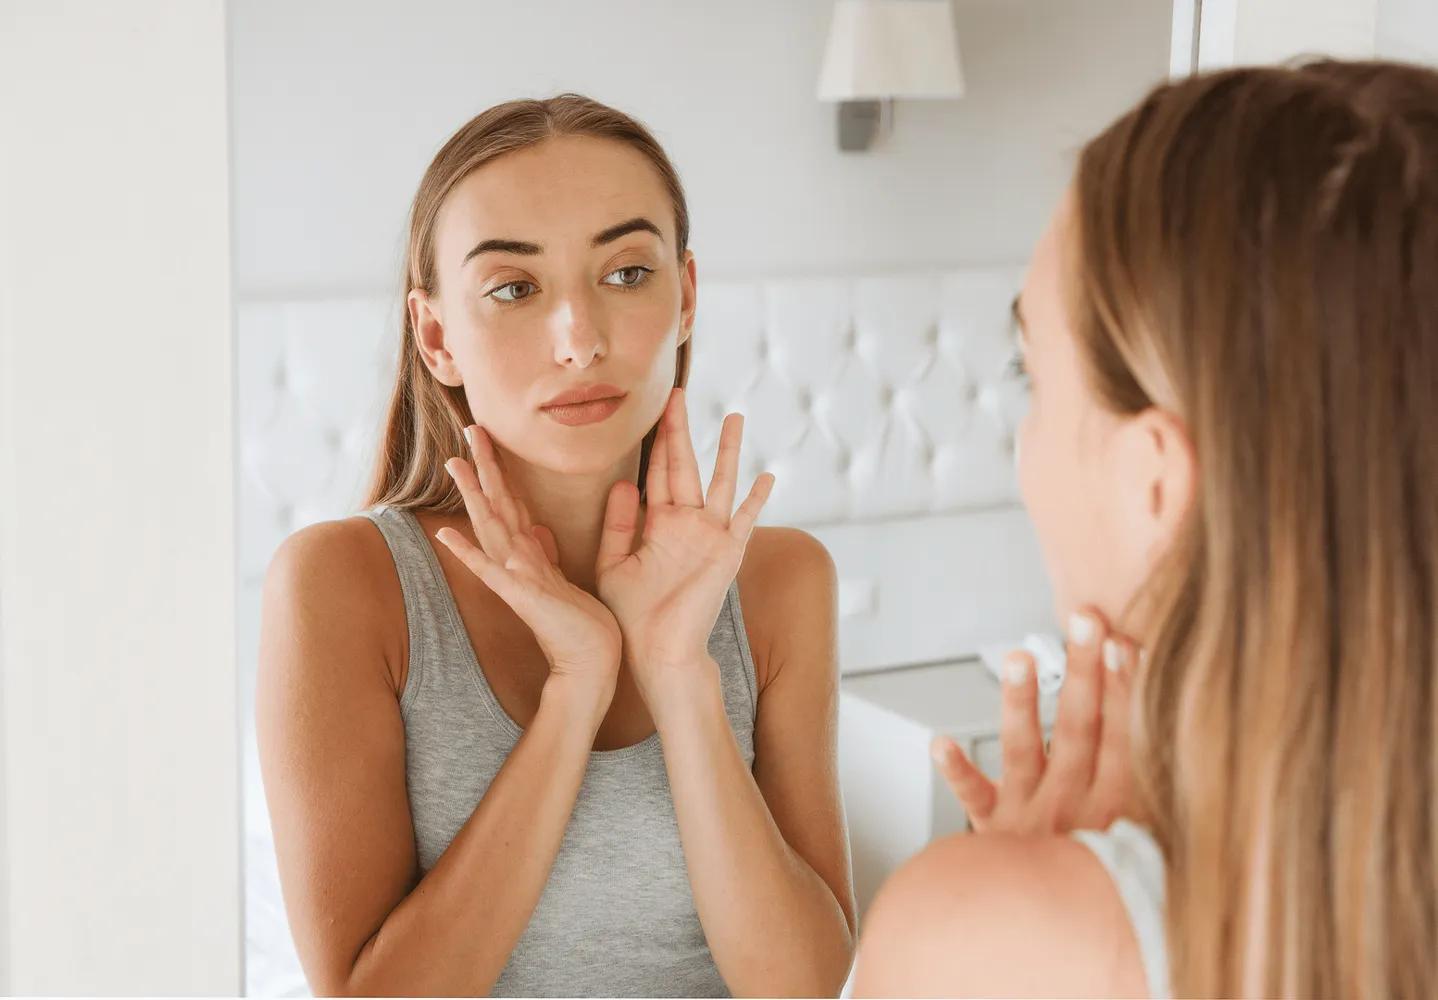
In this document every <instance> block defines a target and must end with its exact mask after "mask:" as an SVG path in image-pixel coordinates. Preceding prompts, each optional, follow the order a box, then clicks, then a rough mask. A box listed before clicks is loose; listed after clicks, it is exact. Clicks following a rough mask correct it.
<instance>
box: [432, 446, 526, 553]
mask: <svg viewBox="0 0 1438 1000" xmlns="http://www.w3.org/2000/svg"><path fill="white" fill-rule="evenodd" d="M444 470H445V471H446V472H448V473H449V475H450V478H451V479H453V480H454V484H455V486H457V487H459V495H460V497H461V498H462V499H463V500H464V509H465V511H466V513H468V514H469V524H470V527H471V528H473V529H474V537H475V539H476V540H477V541H478V542H479V544H480V546H482V547H483V549H484V552H485V554H486V555H487V556H489V557H490V558H491V559H494V560H497V561H499V562H501V563H502V562H504V560H506V559H508V558H509V552H510V549H511V548H512V545H511V541H510V532H509V529H508V528H507V527H506V526H505V524H504V522H503V521H502V520H500V518H499V517H498V516H497V515H496V514H495V512H494V508H493V506H491V505H490V502H489V498H488V497H486V496H485V495H484V492H483V491H482V490H481V489H480V486H479V480H478V479H477V478H475V474H474V466H472V465H470V464H469V463H468V462H466V461H465V460H464V459H462V458H451V459H450V460H449V461H447V462H445V463H444Z"/></svg>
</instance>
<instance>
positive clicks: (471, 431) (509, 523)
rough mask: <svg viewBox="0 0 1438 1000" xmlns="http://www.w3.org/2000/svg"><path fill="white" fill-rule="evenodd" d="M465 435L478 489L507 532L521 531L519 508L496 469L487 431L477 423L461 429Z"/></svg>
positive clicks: (500, 472)
mask: <svg viewBox="0 0 1438 1000" xmlns="http://www.w3.org/2000/svg"><path fill="white" fill-rule="evenodd" d="M464 433H465V437H466V438H468V439H469V452H470V454H471V455H472V456H473V458H474V468H475V472H476V473H477V474H478V475H479V486H480V489H482V490H484V495H485V496H486V497H487V498H488V499H489V502H490V505H491V506H492V507H494V512H495V513H496V514H498V515H499V517H500V519H501V520H503V521H504V525H505V527H507V528H508V529H509V531H510V533H511V534H519V533H522V532H524V531H525V529H524V528H523V527H521V524H520V516H519V511H518V509H517V507H516V505H515V502H514V497H512V496H511V495H510V492H509V484H508V483H507V482H506V481H505V478H504V470H503V469H502V468H500V465H499V460H498V458H497V457H496V455H495V451H494V441H493V440H492V439H491V438H490V436H489V433H488V432H487V431H486V430H485V429H484V428H483V427H480V426H479V425H478V424H471V425H470V426H468V427H466V428H465V429H464Z"/></svg>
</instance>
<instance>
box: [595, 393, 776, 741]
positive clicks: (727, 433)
mask: <svg viewBox="0 0 1438 1000" xmlns="http://www.w3.org/2000/svg"><path fill="white" fill-rule="evenodd" d="M743 421H744V418H743V417H742V416H740V415H739V414H737V413H731V414H729V415H728V416H726V417H725V418H724V427H723V430H722V431H721V433H720V437H719V454H718V457H717V459H716V461H715V465H714V477H713V479H712V480H711V481H710V484H709V493H708V496H707V497H706V496H705V494H704V492H703V488H702V484H701V483H700V480H699V463H698V460H697V459H696V458H695V455H694V445H693V442H692V441H691V439H690V436H689V421H688V417H687V414H686V413H685V405H684V390H682V389H675V390H674V391H673V392H672V393H671V394H670V397H669V402H668V404H667V405H666V406H665V410H664V414H663V416H662V417H661V418H660V422H659V430H658V432H657V433H656V435H655V439H654V445H653V448H652V449H651V451H650V455H649V471H648V477H647V479H646V487H645V494H646V495H645V501H646V502H645V516H644V530H643V534H642V536H641V539H640V544H639V546H638V548H637V549H636V548H634V546H633V541H634V533H635V531H636V530H637V525H638V518H639V489H638V487H637V486H635V484H634V483H631V482H628V481H624V480H621V481H620V482H617V483H615V484H614V487H613V488H612V489H611V491H610V494H609V502H608V507H607V509H606V511H605V516H604V532H603V536H602V538H601V540H600V543H599V557H598V560H597V563H596V567H595V572H596V579H597V584H598V588H597V589H598V591H599V596H600V598H601V599H602V600H603V601H604V603H605V604H606V605H608V607H609V609H610V610H611V611H612V612H613V613H614V616H615V618H616V619H617V620H618V622H619V627H620V630H621V632H622V633H623V636H624V662H625V663H626V664H628V666H629V669H630V670H631V672H632V673H633V676H634V679H635V682H636V684H637V685H638V687H639V692H640V694H641V695H642V696H643V698H644V700H645V703H646V705H647V706H648V707H649V711H650V713H651V714H652V715H654V716H655V718H656V722H657V721H658V716H659V714H660V713H662V711H663V708H664V705H665V703H666V700H667V699H669V698H670V697H673V696H674V693H675V692H680V694H679V696H680V697H682V691H683V689H684V687H685V686H686V685H687V684H689V683H690V682H692V681H693V680H695V679H696V676H697V677H698V678H699V679H702V678H703V675H704V673H705V672H706V671H711V670H712V667H710V666H709V652H708V646H709V634H710V632H712V631H713V629H714V621H715V619H716V618H717V617H718V615H719V609H720V608H721V607H723V604H724V595H725V593H726V592H727V591H728V589H729V584H730V583H732V582H733V580H734V577H735V575H736V574H737V573H738V571H739V565H740V563H741V561H742V560H743V558H744V549H745V547H746V546H747V545H748V543H749V536H750V534H751V533H752V532H753V530H754V522H755V521H756V520H758V517H759V512H760V511H761V510H762V509H763V507H764V502H765V501H766V500H767V499H768V497H769V492H770V490H771V489H772V488H773V485H774V477H773V476H772V475H771V474H769V473H764V474H763V475H761V476H759V477H758V479H756V480H755V482H754V485H753V487H752V488H751V489H750V491H749V495H748V497H747V498H746V499H745V500H744V502H743V504H741V505H740V507H739V509H738V510H737V511H734V510H733V507H734V495H735V487H736V481H737V479H738V470H739V443H740V439H741V438H742V436H743V426H744V424H743ZM631 549H632V550H633V551H631Z"/></svg>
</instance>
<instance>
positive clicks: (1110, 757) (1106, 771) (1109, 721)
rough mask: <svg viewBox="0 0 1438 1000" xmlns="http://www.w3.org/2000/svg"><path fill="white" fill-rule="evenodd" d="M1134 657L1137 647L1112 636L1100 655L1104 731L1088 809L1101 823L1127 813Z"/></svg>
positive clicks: (1121, 638)
mask: <svg viewBox="0 0 1438 1000" xmlns="http://www.w3.org/2000/svg"><path fill="white" fill-rule="evenodd" d="M1137 656H1138V650H1137V647H1135V646H1134V644H1133V643H1132V642H1130V641H1129V640H1128V639H1125V638H1123V637H1122V636H1111V637H1110V638H1109V640H1108V645H1106V646H1105V648H1104V652H1103V662H1104V671H1105V673H1104V679H1103V727H1102V732H1101V734H1100V736H1099V749H1098V764H1097V766H1096V767H1095V769H1094V779H1093V787H1092V790H1091V792H1090V799H1091V806H1092V809H1093V812H1094V814H1095V815H1096V816H1097V817H1098V818H1099V821H1100V822H1104V821H1107V820H1113V819H1115V818H1117V817H1119V816H1123V815H1126V814H1127V813H1128V811H1129V809H1128V806H1129V795H1130V788H1131V785H1130V781H1131V770H1130V769H1131V766H1132V764H1131V758H1130V756H1129V732H1130V729H1131V726H1132V713H1133V667H1134V664H1135V663H1136V662H1137V659H1136V658H1137ZM1104 825H1107V823H1106V822H1104Z"/></svg>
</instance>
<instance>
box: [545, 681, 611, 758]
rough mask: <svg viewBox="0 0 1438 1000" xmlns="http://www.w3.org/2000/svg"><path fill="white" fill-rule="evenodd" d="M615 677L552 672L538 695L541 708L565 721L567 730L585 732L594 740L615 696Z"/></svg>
mask: <svg viewBox="0 0 1438 1000" xmlns="http://www.w3.org/2000/svg"><path fill="white" fill-rule="evenodd" d="M614 687H615V678H614V677H613V676H609V677H596V678H588V677H584V678H581V677H575V676H573V675H570V674H554V673H552V674H550V675H549V678H548V679H547V680H546V681H545V682H544V687H543V688H542V689H541V690H540V694H539V710H540V711H541V712H544V711H549V712H553V713H555V714H558V715H560V716H563V717H564V719H565V720H566V729H569V730H574V731H579V732H583V733H586V734H587V735H588V738H589V739H590V740H591V741H592V740H593V739H594V736H595V734H596V733H598V732H599V726H600V723H602V722H603V721H604V716H605V715H606V714H607V713H608V711H609V704H610V702H611V701H612V700H613V699H614Z"/></svg>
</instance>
